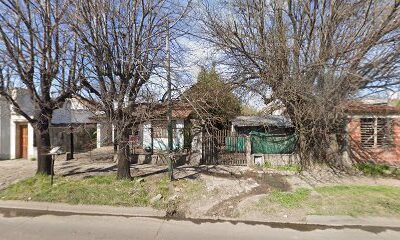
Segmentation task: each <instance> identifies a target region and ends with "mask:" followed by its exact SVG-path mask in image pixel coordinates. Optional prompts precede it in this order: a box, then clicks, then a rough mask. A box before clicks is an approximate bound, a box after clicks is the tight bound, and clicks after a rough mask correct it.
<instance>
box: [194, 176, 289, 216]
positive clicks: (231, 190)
mask: <svg viewBox="0 0 400 240" xmlns="http://www.w3.org/2000/svg"><path fill="white" fill-rule="evenodd" d="M201 178H202V180H203V181H204V182H205V185H206V193H205V194H203V196H201V197H200V199H196V200H195V201H193V202H191V203H189V204H188V209H187V211H188V214H187V215H188V216H191V217H204V216H207V217H216V218H217V217H229V218H233V217H237V216H238V213H239V212H240V211H239V208H240V207H239V206H240V204H241V203H242V202H245V201H247V199H249V198H252V197H254V196H259V195H263V194H267V193H268V192H270V191H272V190H279V191H290V190H291V189H292V187H291V185H290V183H288V182H287V181H286V178H285V176H283V175H280V174H276V173H266V172H263V171H254V170H253V171H251V170H249V169H245V171H238V172H236V173H234V172H229V171H228V174H227V173H226V172H210V171H208V172H202V173H201Z"/></svg>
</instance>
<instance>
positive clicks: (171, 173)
mask: <svg viewBox="0 0 400 240" xmlns="http://www.w3.org/2000/svg"><path fill="white" fill-rule="evenodd" d="M169 34H170V33H169V19H168V18H167V36H166V50H167V59H166V65H167V69H166V70H167V83H168V114H167V120H168V177H169V179H170V180H171V181H172V180H173V179H174V166H173V156H172V154H173V146H174V144H173V137H172V134H173V130H172V83H171V49H170V39H169V37H170V36H169Z"/></svg>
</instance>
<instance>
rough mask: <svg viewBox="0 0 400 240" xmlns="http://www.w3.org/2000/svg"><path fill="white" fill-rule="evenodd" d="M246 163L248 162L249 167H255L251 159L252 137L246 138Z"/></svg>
mask: <svg viewBox="0 0 400 240" xmlns="http://www.w3.org/2000/svg"><path fill="white" fill-rule="evenodd" d="M246 161H247V166H248V167H252V166H254V162H253V161H252V159H251V138H250V136H246Z"/></svg>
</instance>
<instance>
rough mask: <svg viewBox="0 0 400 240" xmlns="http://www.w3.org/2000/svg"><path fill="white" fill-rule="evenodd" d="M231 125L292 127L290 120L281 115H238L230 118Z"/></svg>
mask: <svg viewBox="0 0 400 240" xmlns="http://www.w3.org/2000/svg"><path fill="white" fill-rule="evenodd" d="M232 125H233V126H236V127H257V126H276V127H292V126H293V125H292V122H291V121H290V120H289V119H288V118H286V117H285V116H281V115H268V116H238V117H236V118H235V119H233V120H232Z"/></svg>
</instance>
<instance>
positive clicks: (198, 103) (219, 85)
mask: <svg viewBox="0 0 400 240" xmlns="http://www.w3.org/2000/svg"><path fill="white" fill-rule="evenodd" d="M184 99H186V100H187V101H188V102H189V103H190V104H191V105H192V106H193V107H194V108H195V110H196V111H195V112H196V113H197V115H198V117H199V118H200V119H202V120H203V121H204V122H205V124H206V125H209V126H214V127H218V128H220V127H222V126H223V125H225V124H227V123H228V121H229V120H230V119H232V118H234V117H235V116H237V115H239V114H240V110H241V104H240V100H239V99H238V98H237V97H236V96H235V95H234V94H233V92H232V88H231V86H230V85H229V84H227V83H226V82H224V81H223V79H222V77H221V75H220V74H219V73H218V72H217V71H216V68H215V66H213V67H212V68H211V69H209V70H208V69H206V68H202V69H201V70H200V73H199V75H198V77H197V83H196V84H194V85H193V86H192V87H191V88H190V89H189V90H187V91H186V92H185V93H184Z"/></svg>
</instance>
